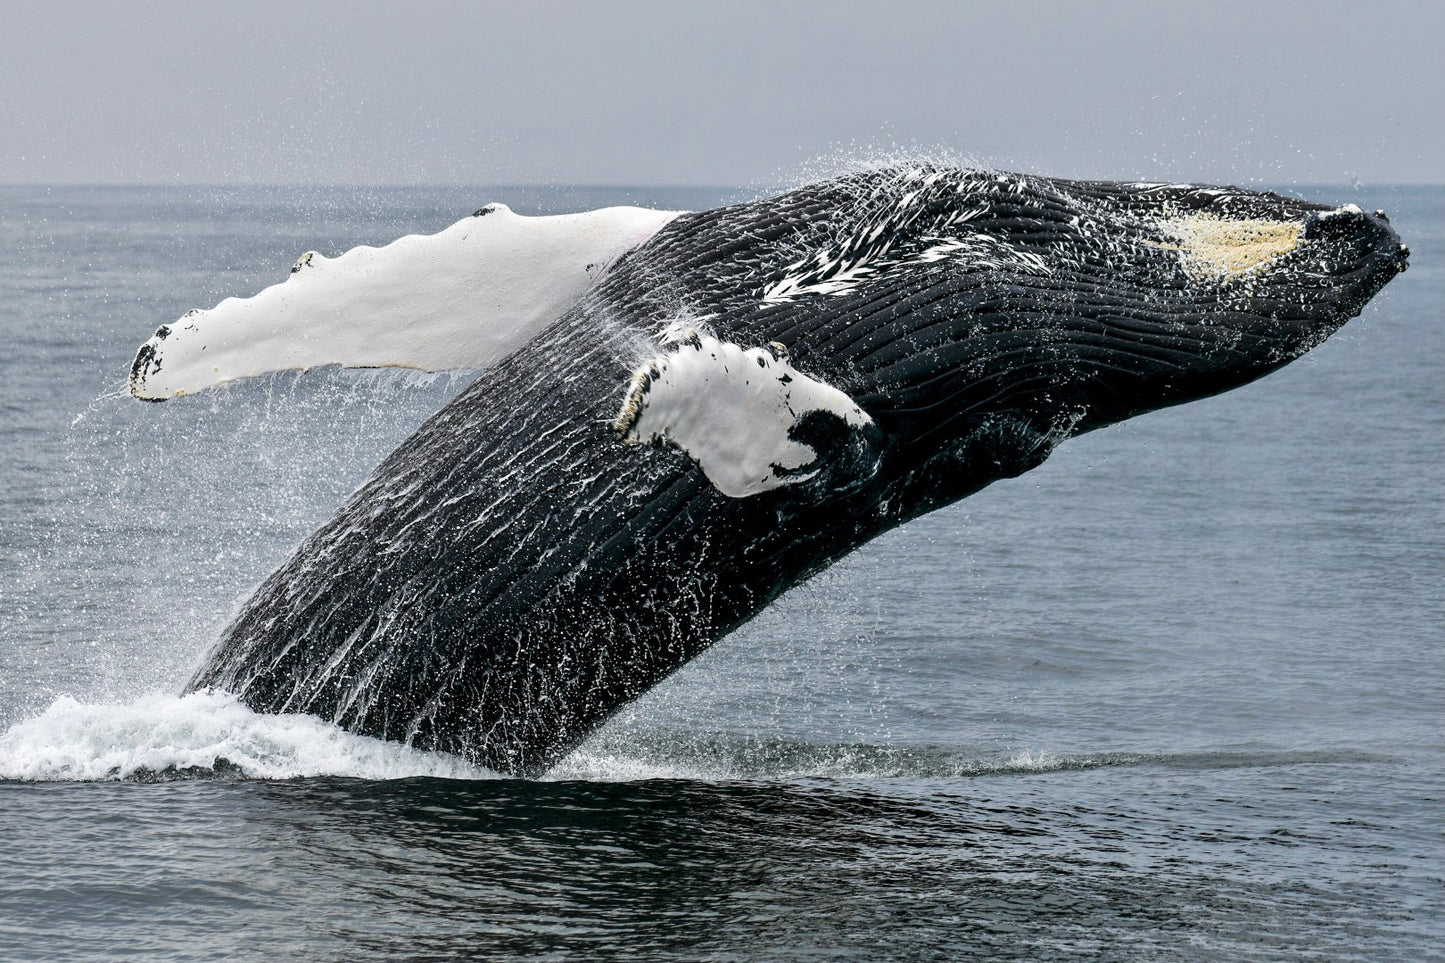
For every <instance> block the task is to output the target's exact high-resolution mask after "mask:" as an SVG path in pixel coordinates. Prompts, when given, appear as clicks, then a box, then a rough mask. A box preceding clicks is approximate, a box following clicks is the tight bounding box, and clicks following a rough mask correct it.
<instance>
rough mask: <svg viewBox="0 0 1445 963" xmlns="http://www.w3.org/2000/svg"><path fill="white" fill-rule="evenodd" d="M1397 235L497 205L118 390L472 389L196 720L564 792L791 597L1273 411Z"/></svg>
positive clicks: (1025, 189) (291, 568) (774, 204)
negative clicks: (958, 523) (1173, 428)
mask: <svg viewBox="0 0 1445 963" xmlns="http://www.w3.org/2000/svg"><path fill="white" fill-rule="evenodd" d="M1408 256H1409V252H1408V250H1407V249H1406V247H1405V246H1404V245H1403V244H1402V243H1401V241H1400V238H1399V237H1398V235H1397V234H1396V233H1395V231H1394V230H1393V229H1392V227H1391V226H1390V224H1389V221H1388V218H1387V217H1386V216H1385V215H1384V214H1383V213H1382V212H1366V211H1363V210H1361V209H1360V208H1358V207H1356V206H1354V205H1350V204H1346V205H1342V206H1338V207H1329V206H1327V205H1321V204H1316V203H1311V202H1307V201H1303V200H1299V199H1295V198H1291V197H1287V196H1283V195H1280V194H1276V193H1270V192H1265V191H1255V190H1248V189H1241V188H1235V187H1227V186H1207V185H1193V184H1170V183H1145V182H1102V181H1078V180H1066V179H1059V178H1050V177H1044V176H1037V175H1028V174H1018V173H1010V172H1002V171H995V170H985V169H973V168H959V167H949V166H934V165H909V166H896V167H884V168H878V169H872V170H863V171H854V172H851V173H847V174H843V175H840V176H837V177H833V178H831V179H829V180H826V181H822V182H819V183H814V184H809V185H806V186H802V187H798V188H795V189H791V190H787V191H785V192H783V193H780V194H778V195H776V196H772V197H768V198H764V199H759V200H751V201H746V202H741V203H736V204H731V205H727V206H723V207H719V208H716V209H713V210H707V211H699V212H675V211H667V212H656V211H647V210H645V209H639V208H616V209H606V210H604V211H601V212H588V213H587V214H583V215H563V216H560V218H559V219H554V220H550V221H549V220H548V219H546V218H526V217H522V216H520V215H516V214H513V213H512V212H510V211H509V210H508V209H506V208H504V207H502V206H500V205H490V206H489V207H488V208H483V209H480V210H479V211H478V212H477V213H476V214H475V215H473V216H472V217H470V218H464V219H463V220H462V221H459V222H458V223H457V224H456V225H454V226H453V227H451V228H448V229H446V230H445V231H443V232H441V233H440V234H437V235H432V236H430V237H416V238H405V239H401V240H400V241H398V242H395V243H394V244H393V245H388V246H387V247H383V248H367V249H357V250H356V251H352V252H347V253H346V254H343V255H340V256H338V257H335V258H324V257H322V256H320V255H318V254H315V253H314V252H310V253H308V254H307V255H303V256H302V258H301V259H300V260H299V261H298V262H297V263H296V265H295V268H294V272H293V273H292V274H291V275H290V276H289V277H288V278H287V280H285V281H283V282H282V283H280V284H278V285H276V286H274V287H273V288H270V289H267V290H266V291H263V292H261V293H260V294H258V295H257V296H255V297H253V298H249V299H229V300H228V301H226V302H222V303H221V304H220V305H217V306H216V307H215V308H213V309H211V310H210V311H202V312H192V313H191V314H189V315H187V316H186V317H183V318H182V319H180V320H179V321H177V322H175V323H173V324H170V325H165V326H163V327H162V328H161V329H159V330H158V331H157V332H156V334H155V336H154V337H152V338H151V339H150V340H149V341H147V343H146V344H145V345H143V346H142V347H141V349H140V351H139V352H138V354H137V356H136V358H135V361H134V363H133V365H132V367H131V371H130V377H129V381H128V384H129V390H130V392H131V394H133V395H135V396H136V397H139V398H145V399H148V400H162V399H165V398H174V397H179V396H181V395H185V394H193V393H195V392H198V391H204V390H207V389H210V388H214V387H216V386H218V385H222V384H225V383H227V382H229V381H232V380H235V379H237V378H241V377H251V376H254V375H257V374H262V373H265V372H266V371H271V370H283V369H289V368H307V367H312V366H315V365H318V364H343V365H354V366H361V367H370V366H380V365H399V366H405V367H414V368H419V369H423V370H440V369H442V368H467V367H476V368H481V369H483V370H482V373H481V374H480V375H479V376H478V377H477V378H476V380H475V381H474V382H472V383H471V384H470V385H469V386H468V387H467V388H465V389H464V390H462V391H461V392H460V393H459V394H458V395H457V396H456V397H455V398H454V399H453V400H452V401H451V402H449V403H448V404H446V405H445V406H444V407H443V408H442V409H441V410H440V411H438V412H436V413H435V414H434V415H432V416H431V417H430V418H429V419H428V420H427V421H426V422H425V423H424V424H422V426H421V427H420V428H419V429H418V430H417V431H416V432H415V434H413V435H412V436H411V437H410V438H409V439H407V440H406V441H405V442H403V443H402V444H401V445H400V446H399V447H398V448H397V449H396V450H395V451H394V452H392V453H391V454H390V455H389V456H388V457H386V458H385V459H384V460H383V461H382V462H381V464H380V465H379V466H378V467H377V468H376V469H375V471H374V472H373V473H372V474H371V475H370V477H369V478H368V479H367V480H366V481H365V482H364V483H363V484H362V485H361V486H360V487H359V488H358V489H357V490H356V491H355V492H354V493H353V494H352V495H351V496H350V497H349V498H347V499H346V500H345V502H344V503H343V504H342V505H341V506H340V507H339V508H338V510H337V511H336V514H335V515H334V517H333V518H332V519H331V520H330V521H328V522H327V523H326V524H324V525H322V526H321V527H320V528H319V529H318V530H317V531H316V532H315V533H313V534H312V535H310V536H309V537H308V538H306V539H305V540H304V541H303V542H302V544H301V545H300V546H299V547H298V548H296V550H295V551H294V553H293V554H292V555H291V556H290V558H289V559H287V560H286V561H285V562H284V563H283V564H281V565H280V567H279V568H277V569H276V571H275V572H274V573H273V574H271V575H270V576H269V577H268V578H266V579H265V580H264V582H263V583H262V584H261V585H260V586H259V587H258V588H257V589H256V590H255V592H254V594H253V595H251V597H250V598H249V600H248V601H246V602H245V603H244V604H243V605H242V606H241V608H240V610H239V612H238V613H237V614H236V615H235V617H234V619H233V620H232V621H231V623H230V624H229V626H228V627H227V628H226V629H225V630H224V632H223V633H222V634H221V636H220V638H219V640H218V641H217V642H216V644H215V646H214V648H213V649H212V650H211V651H210V652H209V653H208V654H207V655H206V656H205V658H204V661H203V662H202V664H201V665H200V668H199V669H198V670H197V671H196V672H195V675H194V677H193V678H192V680H191V681H190V683H189V686H188V688H189V689H192V690H199V689H211V690H219V691H226V692H231V693H235V694H236V695H237V696H239V698H240V699H241V700H243V701H244V702H245V703H246V704H248V705H249V706H251V707H252V708H253V709H256V710H258V711H264V712H275V713H283V712H298V713H309V714H312V715H316V716H319V717H321V718H323V719H326V720H329V721H331V722H333V723H335V724H336V725H338V726H341V727H343V728H345V729H348V730H351V731H354V732H357V733H362V734H367V735H372V736H376V737H380V738H384V739H389V740H396V741H400V742H404V743H407V744H410V745H412V746H415V747H418V748H422V749H431V750H442V751H446V752H452V753H457V754H460V755H461V756H464V757H466V758H467V759H469V760H471V761H474V762H476V763H479V764H482V765H485V766H488V767H491V768H492V769H495V770H498V771H500V772H503V773H508V774H512V775H516V776H524V777H531V776H536V775H539V774H542V773H545V772H546V771H547V770H548V769H549V768H550V767H551V766H553V765H554V764H555V763H556V762H557V761H558V760H559V759H560V758H561V757H562V756H564V755H565V754H566V753H568V752H569V751H570V750H572V749H573V748H575V747H576V746H577V745H578V744H579V742H581V741H582V740H583V739H584V738H586V737H587V736H588V735H589V734H590V733H591V732H593V731H594V730H595V729H597V727H598V726H600V725H601V724H602V723H604V722H605V721H606V720H607V719H608V718H609V717H611V716H612V715H613V714H614V713H616V712H617V711H618V710H619V709H620V708H621V707H623V706H625V705H626V704H627V703H629V702H630V701H631V700H634V699H636V698H637V697H639V696H640V695H642V694H643V693H645V692H646V691H648V689H650V688H651V687H652V686H654V685H656V684H657V683H658V682H659V681H661V680H662V679H664V678H666V677H667V676H669V675H670V674H671V673H673V672H675V671H677V670H678V669H679V668H680V667H681V666H683V665H685V664H686V663H687V662H688V661H689V660H690V659H692V658H693V657H694V656H696V655H697V654H698V653H700V652H702V651H703V650H705V649H706V648H708V647H709V646H710V645H712V644H714V643H715V642H717V641H718V640H719V639H721V638H723V637H724V636H726V635H727V634H728V633H729V632H731V631H732V630H734V629H736V628H737V627H738V626H740V625H742V624H744V623H746V622H747V621H749V620H750V619H752V618H753V617H755V616H756V615H758V613H759V612H761V611H762V610H763V609H764V608H766V607H767V606H768V605H769V603H771V602H772V601H773V600H775V599H777V598H778V597H779V596H780V595H782V594H783V593H784V592H787V591H788V590H789V589H791V588H793V587H794V586H797V585H798V584H800V583H801V582H804V581H805V580H807V579H808V578H810V577H812V576H813V575H815V574H817V573H819V572H821V571H823V570H824V569H826V568H827V567H828V566H830V565H831V564H833V563H834V562H836V561H838V560H839V559H841V558H843V557H844V556H846V555H848V554H849V553H850V552H852V551H854V550H855V549H857V548H858V547H859V546H861V545H863V544H864V543H866V542H868V541H869V540H870V539H872V538H874V537H876V536H878V535H879V534H881V533H883V532H886V531H888V530H890V529H892V528H895V527H897V526H899V525H902V524H905V523H907V522H910V521H912V520H914V519H918V518H920V517H921V516H924V515H927V514H928V513H930V512H932V511H934V510H935V509H938V508H940V507H942V506H945V505H948V504H950V503H952V502H955V501H957V500H958V499H961V498H965V497H967V496H969V495H971V494H973V493H975V492H977V491H979V490H980V489H982V488H984V487H985V486H987V485H989V484H991V483H993V482H994V481H997V480H999V479H1003V478H1009V477H1014V476H1017V475H1019V474H1021V473H1023V472H1026V471H1028V470H1029V469H1031V468H1034V467H1036V466H1037V465H1039V464H1041V463H1042V462H1043V461H1044V460H1045V459H1046V458H1047V457H1048V455H1049V453H1050V452H1051V451H1052V450H1053V449H1054V448H1055V447H1056V446H1058V445H1059V444H1060V443H1061V442H1062V441H1064V440H1065V439H1067V438H1070V437H1073V436H1076V435H1079V434H1082V433H1085V432H1089V431H1092V430H1095V429H1098V428H1101V427H1103V426H1106V425H1110V424H1114V423H1117V422H1120V421H1122V420H1124V419H1127V418H1130V417H1133V416H1135V415H1138V414H1141V413H1144V412H1148V411H1153V410H1156V409H1160V408H1164V407H1167V406H1170V405H1176V404H1180V403H1183V402H1187V401H1191V400H1195V399H1199V398H1204V397H1207V396H1210V395H1214V394H1217V393H1219V392H1223V391H1227V390H1229V389H1232V388H1235V387H1238V386H1240V385H1243V384H1246V383H1248V382H1251V381H1253V380H1255V379H1257V378H1260V377H1262V376H1264V375H1266V374H1268V373H1269V372H1271V371H1274V370H1276V369H1278V368H1279V367H1281V366H1282V365H1285V364H1287V363H1288V362H1290V361H1291V360H1293V359H1295V358H1297V357H1299V356H1300V355H1302V354H1304V353H1305V352H1306V351H1308V350H1310V349H1311V348H1313V347H1314V346H1316V345H1318V344H1319V343H1321V342H1322V341H1323V340H1324V339H1325V338H1326V337H1328V336H1329V335H1330V334H1331V333H1332V332H1334V331H1335V330H1337V329H1338V328H1339V327H1340V326H1341V325H1343V324H1344V323H1345V322H1346V321H1347V320H1349V319H1350V318H1352V317H1355V316H1356V315H1358V314H1359V313H1360V311H1361V310H1362V309H1363V307H1364V305H1365V304H1366V303H1367V302H1368V301H1369V300H1370V299H1371V298H1372V297H1373V296H1374V295H1375V294H1376V293H1378V292H1379V291H1380V289H1381V288H1382V287H1383V286H1384V285H1385V284H1386V283H1387V282H1388V281H1389V280H1390V279H1391V278H1393V277H1394V276H1395V275H1396V274H1398V273H1399V272H1401V271H1403V270H1404V269H1405V268H1406V266H1407V264H1408Z"/></svg>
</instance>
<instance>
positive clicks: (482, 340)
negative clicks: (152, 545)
mask: <svg viewBox="0 0 1445 963" xmlns="http://www.w3.org/2000/svg"><path fill="white" fill-rule="evenodd" d="M678 213H679V212H677V211H653V210H647V209H644V208H638V207H609V208H604V209H602V210H597V211H587V212H584V213H580V214H563V215H556V216H551V217H524V216H522V215H519V214H514V213H513V212H512V211H511V210H510V209H509V208H507V207H506V206H505V205H502V204H490V205H488V206H487V207H484V208H482V209H481V210H479V211H477V213H476V214H474V215H472V216H471V217H468V218H464V219H463V220H461V221H458V222H457V223H456V224H453V225H452V226H451V227H449V228H447V229H446V230H444V231H441V232H440V233H437V234H431V235H425V236H422V235H409V236H407V237H403V238H401V239H399V240H396V241H393V242H392V243H391V244H388V245H386V246H385V247H380V248H375V247H356V248H352V249H351V250H350V251H347V252H346V253H345V254H342V255H339V256H337V257H335V258H327V257H323V256H322V255H320V254H317V253H316V252H315V251H308V252H306V253H305V254H303V255H301V257H300V258H298V259H297V261H296V263H295V265H294V266H293V267H292V268H291V274H290V276H289V277H288V278H287V279H286V280H285V281H284V282H282V283H281V284H276V285H273V286H271V287H269V288H266V289H265V290H264V291H262V292H261V293H260V294H257V295H256V296H255V297H251V298H227V299H226V300H225V301H222V302H221V303H220V304H218V305H216V306H215V307H214V308H211V309H210V310H209V311H191V312H189V313H187V314H186V315H185V316H184V317H182V318H181V319H180V320H179V321H176V322H174V323H173V324H169V325H164V326H162V327H161V328H160V329H159V330H158V331H157V332H156V335H155V337H153V338H151V339H150V341H148V342H147V343H146V344H145V345H144V346H142V348H141V349H140V352H139V354H138V355H137V357H136V362H135V365H134V368H133V369H132V372H131V376H130V381H129V385H128V387H129V389H130V393H131V394H133V395H135V396H136V397H138V398H147V399H153V400H160V399H163V398H174V397H179V396H181V395H185V394H190V393H193V392H196V391H200V390H201V389H204V388H210V387H214V386H216V385H221V384H225V383H226V382H228V381H234V380H236V379H238V378H247V377H251V376H254V375H260V374H266V373H268V372H272V371H290V370H304V369H306V368H312V367H316V366H319V365H328V364H339V365H342V366H344V367H356V368H380V367H402V368H416V369H420V370H423V371H445V370H449V369H455V368H482V367H486V366H488V365H491V364H494V363H496V362H497V361H499V360H501V359H502V358H504V357H506V356H507V355H509V354H511V353H512V352H513V351H515V350H516V349H517V348H519V347H521V346H522V345H523V344H525V343H526V342H527V341H529V340H531V338H532V337H533V336H535V335H536V334H537V333H538V332H540V331H541V330H542V329H543V328H544V327H545V326H546V325H548V324H550V323H551V322H552V321H555V320H556V319H557V318H559V317H561V315H562V314H563V313H564V312H565V311H566V310H567V309H568V308H569V307H571V306H572V304H573V303H575V302H576V301H577V299H578V298H580V297H581V296H582V294H583V293H584V292H585V291H586V290H587V289H588V288H589V287H590V286H591V285H593V284H594V283H596V281H597V279H598V278H599V277H601V276H602V274H603V273H604V272H605V271H606V269H607V267H608V266H609V265H611V264H612V263H613V262H614V261H616V260H617V258H618V257H620V256H621V255H622V254H623V253H625V252H626V251H628V250H630V249H632V248H634V247H637V246H638V245H640V244H643V243H644V242H646V241H647V240H648V239H650V238H651V237H652V236H653V235H654V234H656V233H657V232H658V231H660V230H661V229H662V228H663V226H664V225H666V224H667V223H668V222H669V221H671V220H672V219H673V218H675V217H677V215H678Z"/></svg>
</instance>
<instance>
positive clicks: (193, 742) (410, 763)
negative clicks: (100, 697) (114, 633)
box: [0, 692, 497, 782]
mask: <svg viewBox="0 0 1445 963" xmlns="http://www.w3.org/2000/svg"><path fill="white" fill-rule="evenodd" d="M218 760H224V761H225V763H229V764H230V766H233V767H238V768H239V770H240V773H241V774H244V775H245V776H248V777H251V778H257V779H291V778H297V777H302V776H352V777H356V778H361V779H403V778H407V777H411V776H438V777H443V778H449V779H488V778H497V774H496V773H495V772H493V771H491V770H489V769H484V768H482V767H480V766H475V765H472V764H470V763H468V762H467V761H466V760H464V759H462V758H461V757H459V756H454V755H448V754H445V753H436V752H422V751H420V750H417V749H412V748H409V747H407V746H404V745H401V744H400V743H395V742H385V741H383V740H380V739H372V738H370V737H367V736H358V735H355V734H353V733H350V732H346V731H344V730H342V729H339V728H337V727H336V726H333V725H331V724H330V723H327V722H323V721H322V720H320V719H318V718H316V717H314V716H305V715H262V714H259V713H256V712H253V711H251V710H250V709H249V708H247V707H246V706H245V705H243V704H242V703H241V702H240V701H239V700H238V699H237V698H236V697H235V696H233V695H230V694H228V693H211V692H194V693H191V694H189V695H184V696H173V695H146V696H142V697H141V698H139V699H137V700H135V701H134V702H132V703H130V704H128V705H116V704H85V703H81V702H78V701H76V700H75V699H73V698H71V697H69V696H62V697H60V698H59V699H56V700H55V702H54V703H52V704H51V706H50V708H48V709H46V710H45V712H44V713H43V714H41V715H40V716H38V717H36V718H34V719H29V720H27V721H24V722H20V723H17V724H16V725H14V726H11V727H10V729H9V731H7V732H6V733H4V735H0V779H20V780H33V781H47V782H48V781H92V780H113V779H125V778H131V777H135V776H137V775H142V776H144V775H148V774H165V773H166V772H167V771H185V770H193V769H194V770H213V769H216V767H217V763H218ZM225 763H223V764H222V768H223V770H224V771H228V772H233V771H234V770H231V769H229V768H227V767H226V766H225Z"/></svg>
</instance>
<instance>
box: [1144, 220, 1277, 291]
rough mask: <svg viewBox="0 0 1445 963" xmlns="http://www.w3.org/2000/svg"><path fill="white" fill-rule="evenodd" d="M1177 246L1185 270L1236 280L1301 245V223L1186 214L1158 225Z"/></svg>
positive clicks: (1166, 246) (1172, 247) (1195, 273)
mask: <svg viewBox="0 0 1445 963" xmlns="http://www.w3.org/2000/svg"><path fill="white" fill-rule="evenodd" d="M1159 226H1160V228H1162V229H1163V230H1164V233H1166V234H1168V235H1169V236H1170V237H1172V238H1174V240H1175V241H1176V242H1177V243H1175V244H1166V245H1161V246H1162V247H1165V248H1167V249H1169V250H1171V251H1178V252H1179V254H1180V256H1181V258H1182V259H1183V261H1184V268H1185V270H1186V271H1188V272H1189V273H1190V274H1192V275H1194V276H1195V277H1200V278H1218V279H1223V280H1234V279H1235V278H1240V277H1244V276H1246V275H1250V274H1257V273H1258V272H1260V271H1262V270H1263V269H1265V268H1266V267H1268V266H1269V265H1270V264H1271V263H1272V262H1273V261H1274V260H1275V259H1276V258H1278V257H1279V256H1280V255H1282V254H1288V253H1289V252H1290V251H1293V250H1294V249H1295V246H1296V245H1298V244H1299V237H1300V222H1298V221H1270V220H1264V219H1262V218H1255V219H1245V220H1230V219H1227V218H1222V217H1217V216H1215V215H1213V214H1186V215H1183V216H1182V217H1174V218H1170V219H1169V220H1166V221H1160V222H1159Z"/></svg>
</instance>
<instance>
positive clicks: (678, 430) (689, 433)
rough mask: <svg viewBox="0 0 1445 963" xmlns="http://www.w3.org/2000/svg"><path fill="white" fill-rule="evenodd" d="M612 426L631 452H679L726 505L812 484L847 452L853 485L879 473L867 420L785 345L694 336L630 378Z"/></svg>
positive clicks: (693, 333)
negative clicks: (796, 363)
mask: <svg viewBox="0 0 1445 963" xmlns="http://www.w3.org/2000/svg"><path fill="white" fill-rule="evenodd" d="M613 427H614V428H615V429H616V431H617V433H618V435H619V436H620V437H621V438H622V439H623V440H624V441H626V442H629V443H631V444H648V443H652V444H670V445H674V446H676V447H677V448H679V449H681V450H682V451H684V452H686V453H687V455H688V456H689V457H690V458H692V460H693V461H695V462H696V463H697V464H698V467H700V468H701V469H702V471H703V473H704V474H705V475H706V476H707V478H708V480H709V481H710V482H712V484H713V485H714V486H715V487H716V488H717V489H718V490H719V491H721V492H722V493H723V494H725V495H728V496H730V497H732V498H746V497H748V496H750V495H757V494H760V493H762V492H766V491H772V490H774V489H777V488H782V487H785V486H789V485H798V484H801V483H804V482H808V481H811V480H813V479H815V478H817V477H818V476H819V475H820V474H821V473H823V472H824V471H825V470H827V469H828V468H829V466H830V464H831V463H836V462H839V461H840V460H843V459H841V458H840V454H841V453H843V452H847V453H849V454H850V455H851V456H852V457H849V458H847V459H846V461H847V469H848V472H849V474H850V476H852V479H853V480H855V481H856V480H860V477H861V478H866V477H868V476H871V474H872V471H873V469H874V468H875V467H876V436H877V428H876V426H874V424H873V419H872V418H870V417H869V416H868V413H867V412H865V411H864V410H863V409H862V408H860V407H859V406H858V405H857V404H855V403H854V402H853V399H851V398H849V397H848V396H847V395H846V394H844V393H843V392H841V391H839V390H838V389H837V388H834V387H832V386H831V385H828V384H825V383H823V382H821V381H817V380H815V379H813V378H810V377H808V376H807V375H805V374H803V373H802V372H800V371H799V370H798V369H796V368H794V367H793V366H792V364H791V362H790V361H789V359H788V356H787V350H786V349H785V348H784V347H783V346H782V345H779V344H773V345H770V346H769V347H767V348H743V347H741V346H740V345H737V344H733V343H731V342H727V341H719V340H718V339H717V338H714V337H712V336H710V335H703V334H700V333H699V332H697V331H689V332H687V333H686V334H685V335H684V336H683V337H682V338H680V339H679V340H678V341H676V342H675V350H672V351H669V352H667V353H665V354H661V355H658V356H657V357H655V358H652V359H651V360H649V361H647V362H645V363H644V364H643V365H641V366H640V367H639V368H638V369H637V370H636V371H635V372H634V373H633V375H632V380H631V381H630V382H629V384H628V386H627V392H626V396H625V397H624V399H623V402H622V410H621V411H620V412H619V413H618V416H617V420H616V422H615V423H614V425H613ZM859 455H863V456H864V457H862V458H859V457H857V456H859Z"/></svg>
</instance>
